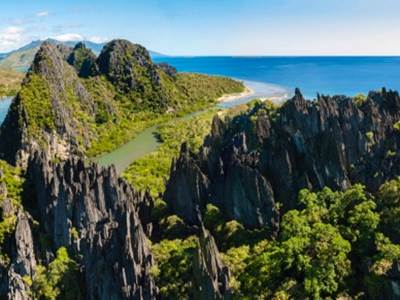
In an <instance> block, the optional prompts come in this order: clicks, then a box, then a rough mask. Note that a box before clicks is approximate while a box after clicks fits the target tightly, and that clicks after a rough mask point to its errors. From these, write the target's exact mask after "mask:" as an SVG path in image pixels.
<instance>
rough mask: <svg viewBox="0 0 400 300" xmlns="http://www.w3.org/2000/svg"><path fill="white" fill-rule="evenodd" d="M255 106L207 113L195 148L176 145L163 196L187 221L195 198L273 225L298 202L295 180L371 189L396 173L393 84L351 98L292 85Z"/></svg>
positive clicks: (248, 221)
mask: <svg viewBox="0 0 400 300" xmlns="http://www.w3.org/2000/svg"><path fill="white" fill-rule="evenodd" d="M263 111H264V110H263V108H262V105H261V106H256V107H255V108H254V109H252V110H251V111H250V112H248V113H247V114H245V115H240V116H237V117H236V118H234V119H233V120H230V121H229V120H228V121H226V122H224V121H222V120H219V119H218V118H217V119H215V120H214V122H213V127H212V133H211V135H210V136H209V137H207V138H206V141H205V143H204V145H203V147H202V149H201V151H200V153H199V154H198V155H194V154H191V153H188V152H187V150H185V148H183V149H182V151H181V155H180V157H179V159H178V160H177V161H176V162H174V164H173V166H172V171H171V176H170V180H169V182H168V185H167V189H166V193H165V198H166V200H167V203H168V204H169V208H170V209H171V210H172V211H173V212H174V213H176V214H178V215H179V216H181V217H183V218H184V219H185V220H186V221H188V222H192V221H193V220H195V217H196V213H195V211H194V210H193V209H192V207H194V206H195V205H200V207H201V208H204V206H205V204H206V203H213V204H215V205H217V206H218V207H219V208H220V209H221V211H222V212H224V215H225V216H226V218H227V219H236V220H238V221H239V222H241V223H242V224H244V225H245V226H247V227H251V228H253V227H268V228H271V230H272V231H274V230H276V228H277V223H278V220H279V216H278V214H277V212H276V206H275V203H276V202H280V203H282V204H283V211H287V210H288V209H291V208H295V207H298V205H299V204H298V203H297V201H296V200H297V196H296V195H297V194H298V191H299V190H300V189H302V188H309V189H312V190H319V189H321V188H323V187H325V186H329V187H331V188H333V189H345V188H346V187H348V186H350V185H351V184H352V183H356V182H360V183H364V184H365V185H366V186H367V188H368V189H369V190H370V191H376V190H377V188H378V187H379V186H380V184H381V183H383V182H384V181H385V180H387V179H389V178H393V177H394V176H396V175H400V153H399V145H400V134H399V132H398V130H396V129H395V127H394V124H396V122H398V121H399V120H400V97H399V95H398V93H397V92H393V91H386V90H382V91H381V92H371V93H370V94H369V96H368V99H367V100H366V101H365V102H364V103H361V104H356V103H355V102H353V101H352V99H350V98H347V97H343V96H336V97H328V96H321V97H318V99H317V101H306V100H305V99H304V98H303V96H302V95H301V93H300V91H299V90H296V93H295V96H294V97H293V99H291V100H289V101H287V102H286V103H285V104H284V105H283V106H282V107H281V108H279V109H278V110H277V111H275V112H274V113H273V114H272V115H268V113H265V112H263Z"/></svg>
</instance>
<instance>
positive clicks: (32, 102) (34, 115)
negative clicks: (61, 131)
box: [19, 74, 54, 141]
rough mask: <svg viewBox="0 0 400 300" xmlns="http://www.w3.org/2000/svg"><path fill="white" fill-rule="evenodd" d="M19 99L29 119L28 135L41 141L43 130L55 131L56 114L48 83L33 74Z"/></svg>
mask: <svg viewBox="0 0 400 300" xmlns="http://www.w3.org/2000/svg"><path fill="white" fill-rule="evenodd" d="M19 99H20V101H21V105H23V106H24V107H25V111H26V113H27V115H28V118H29V126H28V134H29V135H31V136H33V137H36V138H38V139H39V141H41V139H42V132H41V131H42V130H46V131H51V130H53V129H54V114H53V110H52V104H51V100H50V91H49V87H48V85H47V82H46V81H45V80H43V78H41V77H40V76H39V75H35V74H32V75H31V76H30V77H29V79H28V80H27V82H26V83H25V84H24V85H23V87H22V89H21V91H20V93H19Z"/></svg>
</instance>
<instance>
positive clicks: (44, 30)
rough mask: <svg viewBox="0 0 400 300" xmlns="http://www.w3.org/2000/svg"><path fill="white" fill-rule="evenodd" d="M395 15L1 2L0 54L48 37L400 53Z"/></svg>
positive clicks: (195, 51) (368, 5)
mask: <svg viewBox="0 0 400 300" xmlns="http://www.w3.org/2000/svg"><path fill="white" fill-rule="evenodd" d="M17 3H18V4H17ZM399 11H400V1H399V0H201V1H200V0H126V1H123V0H112V1H111V0H68V1H66V0H65V1H61V0H57V1H55V0H35V1H32V0H17V1H15V0H14V1H9V0H3V1H2V3H1V9H0V52H6V51H9V50H13V49H16V48H18V47H20V46H23V45H25V44H27V43H29V42H30V41H32V40H37V39H45V38H48V37H52V38H57V39H59V40H82V39H85V40H91V41H95V42H105V41H108V40H111V39H114V38H125V39H129V40H130V41H132V42H135V43H140V44H142V45H143V46H145V47H146V48H148V49H151V50H153V51H157V52H161V53H164V54H168V55H189V56H190V55H400V18H399V17H398V14H399Z"/></svg>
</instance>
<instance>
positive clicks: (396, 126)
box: [393, 121, 400, 133]
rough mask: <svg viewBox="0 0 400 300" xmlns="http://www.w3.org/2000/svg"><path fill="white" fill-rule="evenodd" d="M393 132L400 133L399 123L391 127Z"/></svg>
mask: <svg viewBox="0 0 400 300" xmlns="http://www.w3.org/2000/svg"><path fill="white" fill-rule="evenodd" d="M393 128H394V130H396V131H397V132H398V133H400V121H398V122H397V123H395V124H394V125H393Z"/></svg>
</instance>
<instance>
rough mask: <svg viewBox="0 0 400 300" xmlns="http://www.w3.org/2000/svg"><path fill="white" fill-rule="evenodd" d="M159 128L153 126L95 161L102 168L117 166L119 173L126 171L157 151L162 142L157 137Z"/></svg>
mask: <svg viewBox="0 0 400 300" xmlns="http://www.w3.org/2000/svg"><path fill="white" fill-rule="evenodd" d="M156 129H157V126H152V127H149V128H147V129H145V130H144V131H142V132H141V133H140V134H138V135H137V136H136V137H135V138H134V139H133V140H131V141H129V142H128V143H126V144H124V145H122V146H121V147H119V148H117V149H115V150H114V151H112V152H109V153H106V154H104V155H101V156H99V157H97V158H95V159H94V161H95V162H97V163H98V164H99V165H101V166H104V167H106V166H110V165H112V164H114V165H115V168H116V170H117V172H118V173H121V172H122V171H124V170H125V169H126V168H127V167H128V166H129V165H130V164H131V163H132V162H134V161H135V160H137V159H139V158H141V157H143V156H144V155H146V154H147V153H150V152H153V151H155V150H157V148H158V147H159V145H160V141H159V140H158V139H157V138H156V136H155V131H156Z"/></svg>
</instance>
